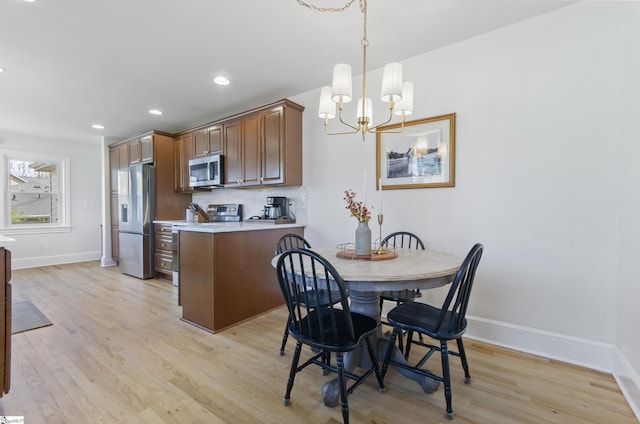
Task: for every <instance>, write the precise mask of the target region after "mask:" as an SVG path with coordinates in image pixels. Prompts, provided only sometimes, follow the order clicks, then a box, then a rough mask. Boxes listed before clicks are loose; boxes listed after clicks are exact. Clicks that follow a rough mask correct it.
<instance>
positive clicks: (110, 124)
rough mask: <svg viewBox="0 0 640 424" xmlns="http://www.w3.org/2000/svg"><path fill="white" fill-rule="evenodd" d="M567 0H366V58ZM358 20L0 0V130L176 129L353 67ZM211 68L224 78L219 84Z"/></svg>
mask: <svg viewBox="0 0 640 424" xmlns="http://www.w3.org/2000/svg"><path fill="white" fill-rule="evenodd" d="M307 2H309V3H313V4H315V5H317V6H322V7H339V6H342V5H344V3H345V2H346V0H308V1H307ZM569 3H572V2H571V1H560V0H552V1H544V0H370V1H369V4H368V28H367V33H368V38H369V42H370V45H369V48H368V50H367V56H368V57H367V60H368V68H369V69H375V68H379V67H381V66H382V65H384V64H385V63H387V62H390V61H400V60H403V59H406V58H409V57H412V56H416V55H418V54H420V53H424V52H427V51H431V50H435V49H438V48H441V47H443V46H447V45H450V44H452V43H456V42H458V41H461V40H464V39H467V38H470V37H474V36H476V35H478V34H482V33H485V32H488V31H492V30H494V29H497V28H500V27H503V26H506V25H510V24H513V23H515V22H518V21H521V20H524V19H527V18H530V17H533V16H536V15H539V14H542V13H545V12H548V11H550V10H553V9H557V8H559V7H563V6H565V5H567V4H569ZM362 26H363V23H362V14H361V12H360V9H359V6H358V0H355V3H354V4H353V5H352V6H351V7H350V8H348V9H346V10H345V11H344V12H342V13H328V12H326V13H321V12H318V11H315V10H311V9H309V8H306V7H303V6H301V5H300V4H298V1H297V0H226V1H223V0H92V1H91V0H36V1H35V2H25V1H23V0H0V67H1V68H4V69H5V72H3V73H0V132H6V133H14V134H24V135H34V136H44V137H53V138H56V139H60V138H62V139H69V140H74V141H82V142H99V141H100V139H101V137H102V136H107V137H118V138H122V137H127V136H131V135H135V134H139V133H142V132H144V131H147V130H150V129H157V130H162V131H167V132H178V131H181V130H184V129H187V128H191V127H194V126H197V125H199V124H204V123H206V122H210V121H213V120H215V119H219V118H223V117H226V116H229V115H231V114H234V113H237V112H240V111H243V110H246V109H250V108H253V107H257V106H260V105H263V104H267V103H270V102H272V101H276V100H279V99H282V98H286V97H290V96H293V95H295V94H299V93H302V92H305V91H308V90H311V89H316V88H318V87H320V86H322V85H327V84H330V83H331V81H330V80H331V73H332V68H333V64H335V63H340V62H343V63H350V64H351V65H352V68H353V72H354V74H358V73H361V72H362V69H361V68H362V63H361V62H362V51H361V46H360V39H361V38H362V30H363V28H362ZM412 72H413V73H415V72H418V71H417V70H410V69H405V78H406V79H409V80H411V74H412ZM218 74H222V75H225V76H227V77H228V78H229V79H230V80H231V84H230V85H229V86H226V87H221V86H216V85H215V84H214V83H213V82H212V80H213V78H214V76H216V75H218ZM318 91H319V90H318ZM315 107H316V105H314V106H313V109H314V110H311V108H309V111H310V112H312V113H316V111H315ZM151 108H158V109H161V110H162V111H164V115H162V116H152V115H150V114H148V110H149V109H151ZM94 123H101V124H103V125H104V126H105V129H104V130H95V129H93V128H91V125H92V124H94Z"/></svg>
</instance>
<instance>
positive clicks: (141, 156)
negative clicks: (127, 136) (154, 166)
mask: <svg viewBox="0 0 640 424" xmlns="http://www.w3.org/2000/svg"><path fill="white" fill-rule="evenodd" d="M127 145H128V147H129V165H137V164H139V163H152V162H153V159H154V158H153V135H145V136H142V137H140V138H135V139H132V140H129V141H128V142H127Z"/></svg>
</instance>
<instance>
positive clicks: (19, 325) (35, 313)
mask: <svg viewBox="0 0 640 424" xmlns="http://www.w3.org/2000/svg"><path fill="white" fill-rule="evenodd" d="M49 325H53V323H52V322H51V321H49V318H47V317H46V316H45V315H44V314H43V313H42V312H41V311H40V309H38V307H37V306H36V305H34V304H33V303H31V302H30V301H28V300H27V301H25V302H18V303H14V304H12V305H11V334H18V333H22V332H24V331H29V330H34V329H36V328H42V327H47V326H49Z"/></svg>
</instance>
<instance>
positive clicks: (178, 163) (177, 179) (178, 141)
mask: <svg viewBox="0 0 640 424" xmlns="http://www.w3.org/2000/svg"><path fill="white" fill-rule="evenodd" d="M173 188H174V189H175V191H177V192H180V191H182V189H183V188H184V185H183V182H182V136H178V137H176V138H175V140H173Z"/></svg>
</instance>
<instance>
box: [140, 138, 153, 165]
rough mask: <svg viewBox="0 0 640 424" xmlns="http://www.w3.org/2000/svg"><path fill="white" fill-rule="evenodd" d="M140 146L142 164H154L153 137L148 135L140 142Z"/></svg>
mask: <svg viewBox="0 0 640 424" xmlns="http://www.w3.org/2000/svg"><path fill="white" fill-rule="evenodd" d="M139 144H140V162H141V163H152V162H153V136H152V135H146V136H144V137H142V138H141V139H140V141H139Z"/></svg>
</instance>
